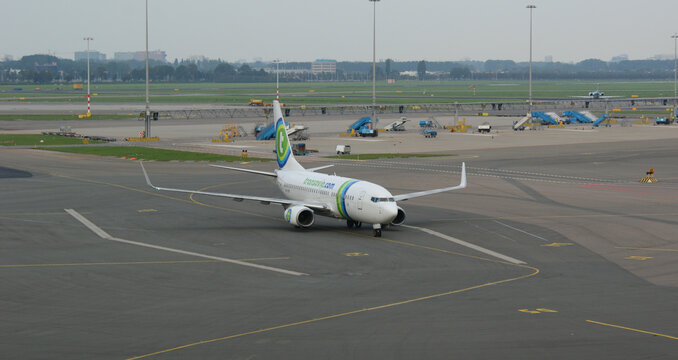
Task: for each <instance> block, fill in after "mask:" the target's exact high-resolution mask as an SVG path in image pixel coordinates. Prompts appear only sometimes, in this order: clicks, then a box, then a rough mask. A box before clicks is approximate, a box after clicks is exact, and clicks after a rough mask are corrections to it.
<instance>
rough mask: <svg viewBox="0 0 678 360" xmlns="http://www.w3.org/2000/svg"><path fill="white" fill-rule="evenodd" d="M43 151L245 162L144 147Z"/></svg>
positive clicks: (222, 156) (228, 157)
mask: <svg viewBox="0 0 678 360" xmlns="http://www.w3.org/2000/svg"><path fill="white" fill-rule="evenodd" d="M39 149H41V150H50V151H61V152H67V153H74V154H89V155H99V156H115V157H123V156H124V157H127V158H137V159H143V160H156V161H170V160H179V161H243V159H242V158H241V157H240V156H231V155H220V154H209V153H198V152H191V151H180V150H166V149H157V148H150V147H143V146H91V147H87V146H77V147H54V148H39ZM271 160H272V159H264V158H253V157H250V158H247V161H271Z"/></svg>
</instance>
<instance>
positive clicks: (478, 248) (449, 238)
mask: <svg viewBox="0 0 678 360" xmlns="http://www.w3.org/2000/svg"><path fill="white" fill-rule="evenodd" d="M400 226H404V227H407V228H410V229H416V230H420V231H423V232H425V233H428V234H431V235H433V236H437V237H439V238H441V239H444V240H447V241H451V242H453V243H455V244H458V245H461V246H466V247H467V248H469V249H473V250H475V251H480V252H481V253H483V254H487V255H490V256H494V257H496V258H499V259H502V260H504V261H508V262H510V263H513V264H519V265H520V264H525V262H524V261H521V260H518V259H514V258H512V257H510V256H506V255H503V254H500V253H498V252H496V251H492V250H489V249H485V248H484V247H482V246H478V245H475V244H471V243H469V242H466V241H464V240H459V239H457V238H453V237H452V236H448V235H445V234H441V233H439V232H437V231H434V230H431V229H427V228H422V227H417V226H411V225H400Z"/></svg>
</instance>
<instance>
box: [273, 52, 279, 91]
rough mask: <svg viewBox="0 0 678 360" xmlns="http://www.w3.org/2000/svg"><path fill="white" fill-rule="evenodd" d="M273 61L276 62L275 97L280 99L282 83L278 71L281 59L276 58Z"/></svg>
mask: <svg viewBox="0 0 678 360" xmlns="http://www.w3.org/2000/svg"><path fill="white" fill-rule="evenodd" d="M273 62H274V63H275V99H276V100H278V101H280V85H279V76H278V71H279V70H280V68H279V65H280V59H275V60H273Z"/></svg>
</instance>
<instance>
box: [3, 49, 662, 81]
mask: <svg viewBox="0 0 678 360" xmlns="http://www.w3.org/2000/svg"><path fill="white" fill-rule="evenodd" d="M90 65H91V66H90V78H91V80H92V81H94V82H140V81H144V80H145V78H146V70H145V64H144V63H143V62H139V61H105V62H99V61H92V62H91V63H90ZM280 68H281V70H282V71H281V74H280V80H281V81H284V82H285V81H287V82H290V81H320V80H323V81H326V80H341V81H369V80H371V79H372V63H371V62H359V61H356V62H344V61H342V62H337V71H336V73H331V74H330V73H322V74H312V73H311V72H310V68H311V63H310V62H288V63H284V64H281V65H280ZM272 69H274V66H272V64H271V63H267V62H253V63H249V64H229V63H227V62H224V61H221V60H207V59H206V60H201V61H188V60H182V61H179V60H175V61H174V62H173V63H166V62H159V61H151V62H150V67H149V77H150V79H151V80H152V81H154V82H226V83H227V82H272V81H275V70H272ZM528 71H529V64H528V63H527V62H515V61H512V60H487V61H430V62H429V61H425V60H419V61H394V60H392V59H386V60H385V61H379V62H378V63H377V66H376V69H375V76H376V78H377V79H378V80H385V79H394V80H415V79H419V80H526V79H527V78H528V75H529V74H528ZM672 77H673V61H672V60H625V61H619V62H605V61H602V60H599V59H587V60H583V61H580V62H578V63H562V62H534V63H533V78H534V79H542V80H549V79H563V80H565V79H575V80H594V79H660V80H663V79H672ZM86 79H87V63H86V61H73V60H69V59H61V58H57V57H54V56H50V55H30V56H24V57H23V58H21V59H20V60H17V61H5V62H0V82H3V83H41V84H44V83H52V82H55V83H58V82H77V81H84V80H86Z"/></svg>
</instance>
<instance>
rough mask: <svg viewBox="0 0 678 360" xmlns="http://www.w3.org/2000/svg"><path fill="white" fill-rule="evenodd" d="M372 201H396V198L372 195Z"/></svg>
mask: <svg viewBox="0 0 678 360" xmlns="http://www.w3.org/2000/svg"><path fill="white" fill-rule="evenodd" d="M370 201H372V202H374V203H376V202H395V199H394V198H392V197H389V198H378V197H374V196H373V197H371V198H370Z"/></svg>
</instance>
